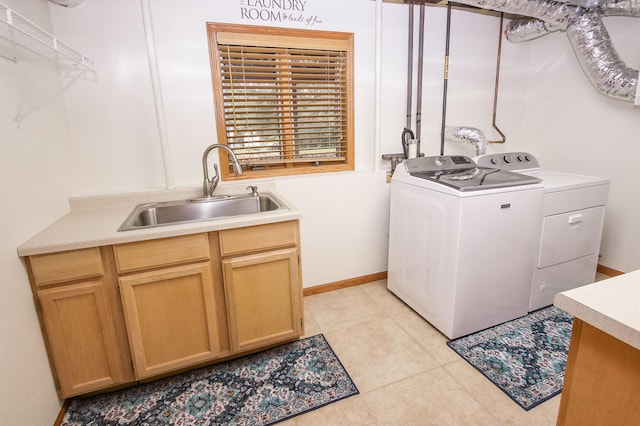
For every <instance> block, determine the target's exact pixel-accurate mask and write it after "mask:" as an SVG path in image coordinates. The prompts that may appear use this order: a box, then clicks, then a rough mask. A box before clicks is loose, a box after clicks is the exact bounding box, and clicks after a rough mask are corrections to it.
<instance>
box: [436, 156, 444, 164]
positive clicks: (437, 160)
mask: <svg viewBox="0 0 640 426" xmlns="http://www.w3.org/2000/svg"><path fill="white" fill-rule="evenodd" d="M435 161H436V165H437V166H443V165H444V157H436V160H435Z"/></svg>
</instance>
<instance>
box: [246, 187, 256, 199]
mask: <svg viewBox="0 0 640 426" xmlns="http://www.w3.org/2000/svg"><path fill="white" fill-rule="evenodd" d="M246 190H247V191H249V190H250V191H251V195H252V196H254V197H257V196H258V187H257V186H255V185H249V186H247V188H246Z"/></svg>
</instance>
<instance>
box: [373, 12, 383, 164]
mask: <svg viewBox="0 0 640 426" xmlns="http://www.w3.org/2000/svg"><path fill="white" fill-rule="evenodd" d="M375 38H376V43H375V44H376V47H375V77H374V84H375V96H374V101H373V104H374V108H375V111H374V118H373V126H374V133H373V171H374V172H377V171H379V170H380V139H381V135H380V131H381V128H382V124H381V122H380V117H381V115H382V99H381V93H382V76H381V69H382V65H381V64H382V0H376V35H375Z"/></svg>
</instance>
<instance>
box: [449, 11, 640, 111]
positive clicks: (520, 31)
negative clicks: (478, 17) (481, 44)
mask: <svg viewBox="0 0 640 426" xmlns="http://www.w3.org/2000/svg"><path fill="white" fill-rule="evenodd" d="M457 1H458V2H459V3H463V4H467V5H470V6H475V7H479V8H482V9H492V10H496V11H499V12H507V13H514V14H518V15H524V16H527V17H531V18H534V19H525V20H522V21H521V22H519V23H516V24H514V25H513V27H512V28H511V27H510V28H508V29H507V36H508V39H509V40H512V41H524V40H531V39H533V38H536V37H539V36H541V35H544V34H546V33H548V32H549V31H556V30H564V31H566V32H567V36H568V38H569V41H570V42H571V45H572V47H573V49H574V51H575V53H576V56H577V57H578V60H579V62H580V65H581V66H582V69H583V71H584V72H585V74H586V75H587V77H588V78H589V79H590V80H591V82H592V83H593V85H594V86H595V87H596V89H598V90H599V91H600V92H601V93H603V94H605V95H608V96H610V97H613V98H617V99H622V100H626V101H630V102H634V101H635V100H636V97H638V91H639V88H638V70H634V69H632V68H629V67H627V66H626V65H625V63H624V62H623V61H622V60H621V59H620V57H619V56H618V54H617V52H616V51H615V49H614V47H613V43H612V42H611V39H610V37H609V33H608V32H607V30H606V28H605V27H604V24H603V23H602V19H601V18H600V13H601V12H600V10H602V13H603V14H605V15H625V16H638V15H639V14H638V9H639V6H638V0H623V1H622V2H620V3H622V5H618V3H619V2H615V3H605V4H603V5H602V6H599V7H598V8H597V9H590V8H586V7H582V6H575V5H572V4H565V3H558V2H554V1H550V0H530V1H523V0H457ZM536 21H542V23H543V24H544V25H542V24H541V23H538V22H536Z"/></svg>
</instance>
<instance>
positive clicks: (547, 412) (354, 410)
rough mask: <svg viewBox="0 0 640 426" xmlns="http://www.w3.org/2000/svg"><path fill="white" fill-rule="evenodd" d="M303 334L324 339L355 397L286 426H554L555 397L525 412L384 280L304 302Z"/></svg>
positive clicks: (313, 297) (314, 296)
mask: <svg viewBox="0 0 640 426" xmlns="http://www.w3.org/2000/svg"><path fill="white" fill-rule="evenodd" d="M304 305H305V319H306V330H305V331H306V334H307V335H309V336H311V335H315V334H318V333H323V334H324V336H325V337H326V339H327V341H328V342H329V344H330V345H331V347H332V348H333V350H334V351H335V353H336V354H337V355H338V357H339V358H340V360H341V361H342V363H343V365H344V366H345V368H346V369H347V371H348V372H349V374H350V375H351V378H352V379H353V380H354V382H355V383H356V386H358V389H359V390H360V395H356V396H353V397H350V398H347V399H344V400H342V401H338V402H336V403H333V404H330V405H327V406H325V407H322V408H320V409H318V410H315V411H312V412H309V413H306V414H303V415H301V416H298V417H294V418H293V419H290V420H289V421H287V422H284V423H283V424H285V425H385V426H386V425H404V426H407V425H446V426H449V425H451V426H454V425H492V426H494V425H535V426H544V425H555V423H556V417H557V414H558V408H559V405H560V396H559V395H558V396H556V397H554V398H552V399H550V400H548V401H546V402H544V403H542V404H540V405H538V406H537V407H535V408H533V409H531V410H530V411H524V410H523V409H522V408H520V406H519V405H517V404H516V403H515V402H513V401H512V400H511V399H509V397H508V396H506V395H505V394H504V393H503V392H502V391H501V390H499V389H498V388H497V387H496V386H495V385H493V384H492V383H491V382H490V381H489V380H488V379H486V378H485V377H484V376H482V375H481V374H480V373H479V372H477V371H476V370H475V369H474V368H473V367H471V366H470V365H469V364H468V363H467V362H466V361H464V360H463V359H462V358H460V357H459V356H458V355H457V354H456V353H455V352H453V351H452V350H451V349H449V347H448V346H447V345H446V343H445V342H446V341H447V338H446V337H445V336H444V335H442V334H441V333H440V332H439V331H437V330H436V329H435V328H433V327H432V326H431V325H430V324H429V323H427V322H426V321H425V320H423V319H422V318H421V317H420V316H418V315H417V314H416V313H414V312H413V310H411V309H410V308H409V307H407V306H406V305H405V304H404V303H403V302H402V301H400V299H398V298H396V297H395V296H394V295H393V294H392V293H390V292H389V291H388V290H387V288H386V281H377V282H374V283H369V284H363V285H360V286H357V287H350V288H346V289H342V290H336V291H332V292H328V293H323V294H317V295H313V296H308V297H305V299H304Z"/></svg>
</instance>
